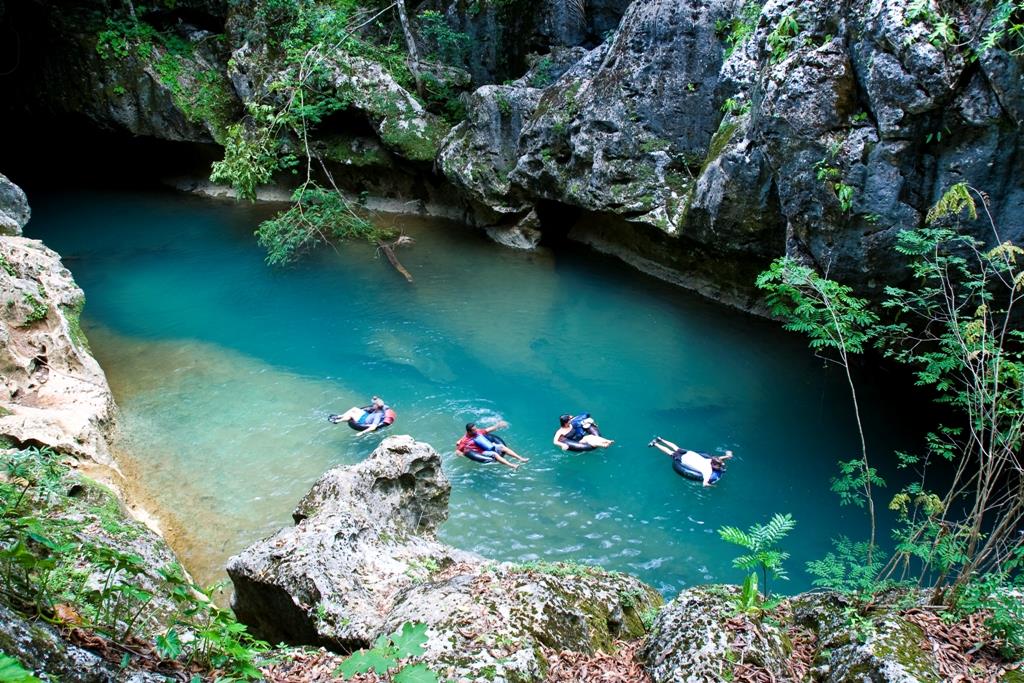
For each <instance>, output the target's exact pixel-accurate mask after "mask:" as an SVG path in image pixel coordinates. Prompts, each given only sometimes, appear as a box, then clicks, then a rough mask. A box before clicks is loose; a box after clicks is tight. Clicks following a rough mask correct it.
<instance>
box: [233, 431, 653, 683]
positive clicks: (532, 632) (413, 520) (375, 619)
mask: <svg viewBox="0 0 1024 683" xmlns="http://www.w3.org/2000/svg"><path fill="white" fill-rule="evenodd" d="M449 492H450V485H449V483H448V479H447V477H445V475H444V472H443V471H442V467H441V458H440V456H439V455H438V454H437V452H436V451H435V450H434V449H433V448H431V447H430V446H429V445H428V444H425V443H420V442H417V441H414V440H413V439H412V438H411V437H409V436H392V437H388V438H387V439H385V440H384V441H383V442H382V443H381V445H380V447H378V448H377V449H376V450H375V451H374V452H373V454H372V455H371V456H370V457H369V458H368V459H367V460H365V461H363V462H361V463H359V464H357V465H353V466H350V467H336V468H334V469H332V470H330V471H329V472H327V473H326V474H325V475H324V476H323V477H322V478H321V479H320V480H319V481H318V482H317V483H316V484H315V485H314V486H313V488H312V489H311V490H310V492H309V493H308V494H307V495H306V496H305V497H304V498H303V499H302V501H301V502H300V503H299V505H298V507H297V508H296V510H295V513H294V518H295V520H296V525H295V526H294V527H291V528H286V529H282V530H281V531H279V532H278V533H277V534H275V535H274V536H271V537H270V538H268V539H266V540H264V541H260V542H259V543H256V544H254V545H253V546H250V547H249V548H247V549H246V550H245V551H243V552H242V553H240V554H239V555H236V556H235V557H232V558H231V560H230V561H229V562H228V567H227V570H228V575H229V576H230V577H231V580H232V582H233V583H234V586H235V598H234V603H233V607H234V609H235V612H236V614H237V615H238V617H239V619H241V620H242V621H244V622H245V623H247V624H249V625H250V626H251V627H252V628H253V630H254V632H255V633H257V634H258V635H259V636H261V637H263V638H265V639H268V640H271V641H272V642H277V641H285V642H289V643H296V644H299V643H303V644H321V645H325V646H327V647H330V648H332V649H335V650H339V651H348V650H351V649H354V648H358V647H365V646H368V645H369V644H370V643H372V642H373V641H374V640H375V639H376V638H377V637H379V636H381V635H384V634H387V633H392V632H394V631H395V630H397V629H398V628H399V627H400V626H401V625H402V624H403V623H406V622H422V623H425V624H427V626H428V631H427V633H428V636H429V641H428V643H427V653H426V654H425V655H424V661H426V662H427V663H428V664H429V665H430V666H431V667H432V668H433V669H435V670H436V671H438V672H439V673H442V674H443V675H444V676H448V677H450V678H455V679H457V680H463V679H465V680H480V678H481V677H486V676H488V675H490V676H492V677H494V678H493V680H508V681H527V680H537V679H538V678H539V677H540V676H541V675H542V672H543V671H544V666H545V664H544V661H543V656H542V654H541V650H540V648H539V647H538V645H540V644H544V645H547V646H549V647H555V648H558V649H569V650H575V651H580V652H594V651H595V650H597V649H601V648H605V649H607V648H610V647H611V646H612V642H613V641H614V640H615V639H618V638H625V637H638V636H640V635H642V634H643V631H644V626H643V623H642V619H641V614H642V613H643V612H644V611H645V610H647V609H650V608H651V607H653V606H655V605H657V604H659V603H660V601H661V598H660V596H659V595H658V594H657V592H656V591H654V590H653V589H652V588H650V587H649V586H646V585H644V584H643V583H641V582H640V581H638V580H637V579H635V578H633V577H630V576H626V575H622V574H615V573H609V572H605V571H603V570H600V569H596V568H592V567H585V566H578V565H565V564H544V563H533V564H529V565H511V564H507V563H495V562H491V561H488V560H485V559H484V558H482V557H479V556H477V555H475V554H472V553H467V552H465V551H461V550H458V549H455V548H452V547H450V546H447V545H445V544H443V543H441V542H439V541H438V540H437V539H436V532H437V528H438V526H439V525H440V524H441V523H442V522H443V521H444V520H445V519H446V518H447V515H448V495H449ZM488 672H489V674H488Z"/></svg>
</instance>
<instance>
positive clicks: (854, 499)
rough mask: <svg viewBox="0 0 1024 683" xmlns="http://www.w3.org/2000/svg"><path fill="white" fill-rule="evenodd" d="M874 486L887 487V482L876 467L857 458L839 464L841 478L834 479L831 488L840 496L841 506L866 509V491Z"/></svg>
mask: <svg viewBox="0 0 1024 683" xmlns="http://www.w3.org/2000/svg"><path fill="white" fill-rule="evenodd" d="M872 486H885V480H884V479H882V478H881V477H880V476H878V471H877V470H876V469H875V468H874V467H870V466H868V465H867V464H865V462H864V460H863V459H861V458H857V459H855V460H846V461H840V462H839V476H838V477H835V478H833V479H832V487H831V488H832V492H833V493H835V494H836V495H838V496H839V504H840V505H855V506H857V507H864V506H865V505H867V503H868V500H867V497H866V491H869V490H870V488H871V487H872Z"/></svg>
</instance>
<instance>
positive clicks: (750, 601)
mask: <svg viewBox="0 0 1024 683" xmlns="http://www.w3.org/2000/svg"><path fill="white" fill-rule="evenodd" d="M733 604H734V605H735V606H736V611H737V612H739V613H743V614H758V613H760V612H761V605H762V600H761V594H760V593H759V592H758V589H757V572H750V574H748V575H747V578H746V579H744V580H743V586H742V587H741V588H740V593H739V595H737V596H736V598H735V600H734V603H733Z"/></svg>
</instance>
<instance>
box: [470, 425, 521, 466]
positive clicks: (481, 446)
mask: <svg viewBox="0 0 1024 683" xmlns="http://www.w3.org/2000/svg"><path fill="white" fill-rule="evenodd" d="M502 427H508V423H507V422H505V421H504V420H502V421H500V422H498V423H497V424H495V425H493V426H491V427H477V426H476V424H475V423H473V422H470V423H469V424H467V425H466V435H465V436H463V437H462V438H461V439H459V442H458V443H457V444H455V452H456V453H457V454H458V455H461V456H463V457H466V458H469V459H470V460H472V461H474V462H481V463H492V462H500V463H501V464H502V465H505V466H506V467H511V468H512V469H514V470H515V469H519V465H515V464H513V463H510V462H509V461H508V460H506V459H505V458H503V457H502V456H503V455H510V456H512V457H513V458H515V459H517V460H519V461H521V462H529V461H530V459H529V458H524V457H523V456H521V455H519V454H518V453H516V452H515V451H514V450H512V449H511V448H509V447H508V445H506V444H505V442H504V441H503V440H502V439H501V438H500V437H497V436H492V435H491V432H493V431H495V430H496V429H501V428H502Z"/></svg>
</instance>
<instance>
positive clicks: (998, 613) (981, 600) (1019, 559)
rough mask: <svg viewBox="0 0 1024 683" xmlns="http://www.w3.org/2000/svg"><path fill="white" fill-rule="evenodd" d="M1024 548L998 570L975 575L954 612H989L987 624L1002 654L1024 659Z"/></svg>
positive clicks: (1012, 658)
mask: <svg viewBox="0 0 1024 683" xmlns="http://www.w3.org/2000/svg"><path fill="white" fill-rule="evenodd" d="M1022 565H1024V549H1022V548H1020V547H1018V548H1016V550H1014V552H1013V553H1012V554H1011V555H1010V556H1009V557H1008V558H1007V559H1006V560H1005V561H1004V562H1003V564H1002V565H1001V566H1000V567H999V568H998V569H997V570H995V571H992V572H989V573H988V574H985V575H982V576H978V577H975V578H974V579H973V580H972V581H970V582H969V583H967V585H966V586H965V587H964V590H963V591H962V592H960V593H959V594H958V595H957V596H956V602H955V604H954V612H955V614H957V615H958V616H966V615H968V614H973V613H976V612H987V613H988V616H987V618H986V619H985V626H987V627H988V629H989V631H990V632H991V633H992V635H993V636H994V637H995V638H996V641H997V644H998V645H999V649H1000V651H1001V652H1002V654H1003V656H1004V657H1006V658H1007V659H1009V660H1010V661H1020V660H1022V659H1024V601H1022V600H1021V598H1020V593H1021V590H1024V575H1022V574H1021V569H1022Z"/></svg>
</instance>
